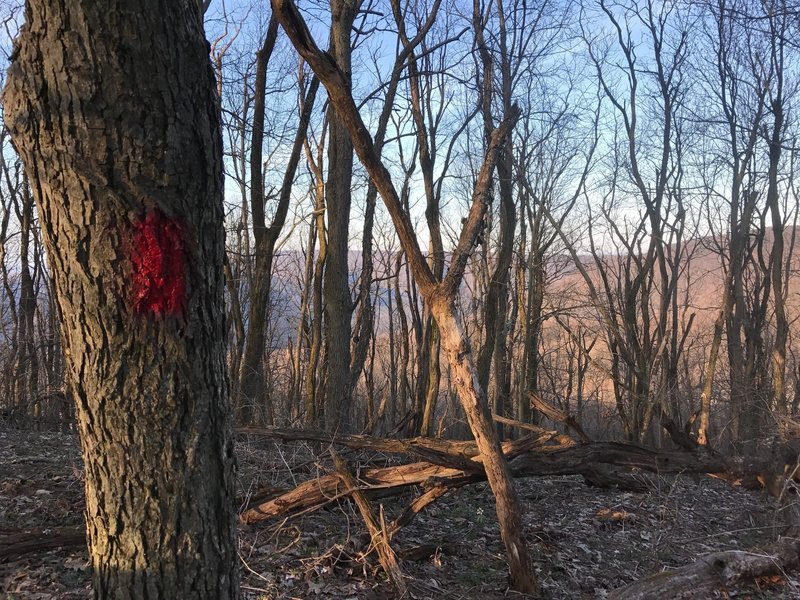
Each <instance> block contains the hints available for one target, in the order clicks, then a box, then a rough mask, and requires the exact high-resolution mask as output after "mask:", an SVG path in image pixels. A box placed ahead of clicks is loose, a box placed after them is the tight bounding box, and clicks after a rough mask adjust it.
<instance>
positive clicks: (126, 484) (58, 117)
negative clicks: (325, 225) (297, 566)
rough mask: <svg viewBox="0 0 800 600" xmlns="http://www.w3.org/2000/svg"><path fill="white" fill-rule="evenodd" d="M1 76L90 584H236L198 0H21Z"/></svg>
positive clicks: (101, 589)
mask: <svg viewBox="0 0 800 600" xmlns="http://www.w3.org/2000/svg"><path fill="white" fill-rule="evenodd" d="M25 20H26V23H25V25H24V26H23V28H22V30H21V33H20V36H19V38H18V40H17V44H16V47H15V50H14V60H13V63H12V66H11V68H10V70H9V75H8V83H7V86H6V89H5V92H4V98H3V100H4V107H5V119H6V122H7V124H8V127H9V129H10V130H11V131H12V134H13V136H14V143H15V146H16V149H17V151H18V152H19V153H20V156H21V157H22V159H23V161H24V163H25V166H26V170H27V174H28V177H29V179H30V183H31V189H32V192H33V195H34V197H35V199H36V201H37V204H38V207H39V210H40V217H41V223H42V232H43V237H44V240H45V244H46V249H47V252H48V257H49V260H50V266H51V269H52V274H53V280H54V287H55V295H56V298H57V301H58V305H59V308H60V311H61V316H62V324H61V336H62V340H63V345H64V352H65V356H66V366H67V379H68V384H69V386H70V387H71V390H72V393H73V396H74V397H75V400H76V404H77V420H78V427H79V431H80V436H81V446H82V451H83V457H84V461H85V465H86V521H87V529H88V531H87V534H88V535H87V537H88V540H89V551H90V555H91V561H92V567H93V582H94V589H95V597H97V598H165V599H167V598H169V599H173V598H195V599H197V598H200V599H202V598H208V599H214V600H217V599H225V598H237V597H238V596H239V589H238V582H237V563H238V561H237V558H236V544H235V521H234V511H233V506H234V504H233V502H234V493H233V468H234V457H233V437H232V428H231V418H230V408H229V404H228V395H227V392H228V381H227V373H226V368H225V348H224V308H223V285H224V284H223V273H222V261H223V253H224V230H223V227H222V221H223V211H222V193H223V182H222V144H221V137H220V133H219V117H218V108H217V101H216V97H215V93H214V77H213V72H212V69H211V65H210V63H209V59H208V46H207V44H206V42H205V40H204V37H203V32H202V24H201V20H200V15H199V13H198V7H197V5H196V4H195V3H160V2H153V1H151V0H144V1H143V2H138V1H137V2H132V1H130V0H128V1H119V2H113V3H112V2H104V1H100V2H91V3H75V2H44V1H41V0H31V1H30V2H28V3H27V6H26V12H25Z"/></svg>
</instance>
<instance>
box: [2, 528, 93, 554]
mask: <svg viewBox="0 0 800 600" xmlns="http://www.w3.org/2000/svg"><path fill="white" fill-rule="evenodd" d="M73 547H84V548H85V547H86V532H85V531H84V528H83V527H52V528H47V529H13V530H9V529H3V530H0V562H5V561H8V560H11V559H12V558H14V557H16V556H21V555H23V554H29V553H31V552H43V551H46V550H55V549H56V548H73Z"/></svg>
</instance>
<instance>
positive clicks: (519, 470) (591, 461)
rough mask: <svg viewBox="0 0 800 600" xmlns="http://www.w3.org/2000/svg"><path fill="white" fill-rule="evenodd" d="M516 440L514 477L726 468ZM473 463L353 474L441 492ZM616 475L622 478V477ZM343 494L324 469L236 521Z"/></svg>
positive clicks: (317, 504)
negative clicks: (616, 469) (613, 469)
mask: <svg viewBox="0 0 800 600" xmlns="http://www.w3.org/2000/svg"><path fill="white" fill-rule="evenodd" d="M519 442H520V440H517V441H515V442H507V443H506V444H505V445H504V453H505V455H506V457H507V459H508V460H509V468H510V470H511V474H512V475H513V476H514V477H534V476H543V475H583V476H584V477H588V478H589V479H590V480H595V481H603V480H604V479H605V480H608V479H609V477H610V475H609V471H608V470H607V469H606V468H605V466H604V465H610V466H614V467H622V468H625V469H628V470H631V469H637V470H640V471H647V472H650V473H659V474H678V473H717V472H721V471H726V470H729V469H730V468H731V467H730V465H728V464H727V463H726V462H725V461H723V460H722V459H720V458H719V457H716V456H710V455H706V454H704V453H688V452H670V451H657V450H651V449H648V448H643V447H641V446H635V445H633V444H623V443H616V442H595V443H592V444H584V445H582V446H573V447H569V448H564V447H563V446H558V447H553V446H536V445H535V444H533V443H532V441H530V440H529V441H528V442H527V443H525V444H519ZM479 466H480V463H479V462H478V461H477V460H476V461H473V462H472V463H471V464H470V469H469V470H466V469H459V468H454V467H452V466H450V465H449V464H444V465H443V464H434V463H432V462H424V461H423V462H415V463H409V464H404V465H398V466H392V467H383V468H372V469H365V470H364V471H362V472H361V473H360V475H359V489H360V490H362V491H364V492H367V493H374V492H380V493H381V495H382V496H387V495H395V494H399V493H401V492H402V491H404V490H406V489H408V488H410V487H412V486H422V487H423V488H425V489H431V488H434V487H436V486H438V487H440V488H445V489H442V490H440V491H441V492H442V493H441V494H439V495H442V494H443V493H444V492H445V491H446V490H449V489H455V488H457V487H461V486H463V485H466V484H470V483H475V482H477V481H482V480H484V479H485V475H484V474H483V472H482V471H480V470H477V469H476V468H474V467H479ZM617 479H619V481H620V482H622V481H623V480H622V478H617ZM632 485H634V484H632ZM625 489H629V488H625ZM634 489H637V488H634ZM638 489H641V488H638ZM349 494H350V490H348V489H346V488H345V487H344V486H342V485H341V482H340V478H339V477H338V476H336V475H324V476H322V477H318V478H317V479H313V480H310V481H306V482H305V483H302V484H300V485H299V486H298V487H296V488H295V489H294V490H291V491H289V492H287V493H286V494H283V495H282V496H279V497H277V498H274V499H272V500H270V501H268V502H264V503H262V504H260V505H258V506H256V507H253V508H251V509H249V510H247V511H245V512H243V513H242V515H241V516H240V521H241V522H242V523H247V524H250V523H256V522H258V521H262V520H266V519H271V518H275V517H286V516H290V515H295V514H298V513H305V512H308V511H310V510H316V509H318V508H321V507H323V506H325V505H326V504H329V503H331V502H334V501H336V500H338V499H340V498H343V497H346V496H348V495H349Z"/></svg>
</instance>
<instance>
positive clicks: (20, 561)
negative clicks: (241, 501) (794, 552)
mask: <svg viewBox="0 0 800 600" xmlns="http://www.w3.org/2000/svg"><path fill="white" fill-rule="evenodd" d="M238 451H239V454H238V456H239V484H240V490H239V491H240V493H242V494H246V493H247V492H248V491H252V490H256V489H258V488H259V487H260V486H265V485H269V486H278V487H284V488H289V487H291V486H293V485H294V484H296V483H299V482H301V481H303V480H305V479H308V478H310V477H313V476H314V475H315V474H316V473H319V472H328V470H329V469H330V468H331V465H330V460H329V458H328V456H327V451H326V450H325V449H324V448H314V447H312V446H311V445H308V444H304V443H290V444H279V443H274V442H272V441H269V440H264V439H258V438H241V439H240V443H239V446H238ZM341 455H342V456H343V457H345V458H346V459H347V460H349V461H351V464H354V465H358V464H362V465H363V464H365V463H366V462H367V461H368V462H369V463H370V464H371V465H375V464H391V463H394V462H397V459H398V457H395V456H388V455H375V454H372V455H370V456H367V455H364V454H358V453H352V452H350V453H347V452H344V451H342V452H341ZM320 457H321V458H320ZM650 481H651V484H652V485H651V489H650V491H649V492H647V493H641V494H633V493H626V492H618V491H610V490H599V489H596V488H590V487H587V486H586V485H585V484H584V483H583V480H582V479H581V478H580V477H553V478H531V479H525V480H520V481H519V482H518V491H519V494H520V497H521V499H522V503H523V507H524V511H525V525H526V531H527V536H528V541H529V545H530V548H531V552H532V554H533V558H534V562H535V566H536V569H537V571H538V576H539V579H540V582H541V585H542V597H543V598H548V599H554V600H557V599H569V600H572V599H583V598H587V599H588V598H601V599H602V598H604V597H606V595H607V594H608V592H609V591H610V590H612V589H614V588H616V587H619V586H621V585H624V584H626V583H629V582H631V581H635V580H637V579H641V578H643V577H645V576H647V575H649V574H652V573H656V572H658V571H661V570H664V569H672V568H676V567H679V566H682V565H685V564H687V563H689V562H692V561H693V560H696V559H697V558H698V557H699V556H702V555H704V554H708V553H712V552H716V551H720V550H730V549H757V548H758V546H759V545H765V544H768V543H770V542H772V541H774V540H775V539H776V537H777V536H778V535H779V534H780V533H781V529H782V528H781V526H780V525H778V523H779V522H780V519H779V515H778V514H777V508H776V503H775V501H774V500H773V499H771V498H768V497H766V496H765V495H763V494H761V493H759V492H751V491H746V490H742V489H738V488H733V487H731V486H729V485H727V484H725V483H722V482H720V481H717V480H714V479H711V478H695V479H692V478H689V477H669V478H667V477H653V478H651V480H650ZM412 498H413V494H412V493H411V492H409V493H407V494H406V495H404V496H402V497H397V498H391V499H384V500H381V501H375V503H374V505H373V506H374V507H375V508H376V510H377V508H378V506H379V505H382V508H383V510H384V511H385V514H386V519H387V520H389V519H391V518H393V516H395V515H396V514H398V512H399V511H400V510H402V509H403V508H404V507H405V506H406V505H407V504H408V503H409V502H410V501H411V499H412ZM82 511H83V487H82V464H81V458H80V452H79V449H78V445H77V440H76V438H75V436H74V435H72V434H69V433H55V432H28V431H25V432H22V431H13V430H3V431H0V536H2V535H4V534H6V533H8V532H10V531H11V530H16V529H23V528H30V527H37V528H47V527H57V526H69V525H73V526H80V524H81V523H82V518H83V516H82ZM420 545H433V546H434V547H436V546H438V549H437V550H436V551H434V552H433V553H431V554H428V555H427V556H426V557H425V558H423V559H418V560H405V561H403V562H402V568H403V570H404V573H405V574H406V576H407V578H408V584H409V590H410V593H411V595H412V597H413V598H431V599H434V598H435V599H440V598H441V599H453V600H455V599H476V600H477V599H480V600H493V599H495V598H497V599H499V598H515V597H516V598H519V597H521V596H520V595H519V594H514V593H512V592H509V591H508V589H507V586H506V568H505V562H504V560H503V550H502V546H501V544H500V541H499V538H498V533H497V524H496V521H495V516H494V505H493V502H492V496H491V494H490V493H489V491H488V488H487V487H486V485H485V484H479V485H474V486H470V487H467V488H462V489H460V490H457V491H454V492H451V493H450V494H448V495H447V496H445V497H444V498H442V499H440V500H439V501H438V502H437V503H435V504H434V505H433V506H431V507H429V508H428V509H427V510H426V511H425V512H423V513H422V514H421V515H420V516H419V517H418V518H417V519H416V521H414V522H413V523H412V524H411V525H409V526H408V527H406V528H405V529H404V530H402V531H401V532H400V534H399V535H398V536H397V538H396V539H395V543H394V547H395V548H396V549H397V550H398V551H400V552H401V553H402V552H403V551H405V550H408V549H410V548H413V547H415V546H420ZM367 550H368V538H367V537H365V534H364V527H363V525H362V523H361V520H360V517H359V516H358V513H357V511H356V509H355V507H354V506H353V505H352V504H351V503H350V502H342V503H340V504H338V505H336V506H333V507H329V508H327V509H325V510H321V511H318V512H316V513H312V514H308V515H305V516H302V517H298V518H295V519H291V520H287V521H283V520H281V521H278V522H267V523H262V524H258V525H254V526H250V527H242V528H240V538H239V551H240V557H241V565H242V588H243V590H244V596H245V598H248V599H252V600H256V599H259V600H262V599H263V600H266V599H268V598H269V599H272V598H275V599H294V598H298V599H306V598H310V599H319V600H327V599H331V600H333V599H337V600H338V599H341V600H351V599H352V600H356V599H359V600H360V599H364V600H368V599H369V600H371V599H375V600H378V599H384V598H393V597H394V594H393V590H392V588H391V586H390V585H389V584H388V583H387V580H386V578H385V576H384V575H383V573H382V571H381V570H380V568H379V567H378V566H377V559H376V557H375V556H374V553H371V554H366V555H365V553H366V551H367ZM89 579H90V571H89V568H88V564H87V553H86V551H85V550H84V549H82V548H72V549H61V550H52V551H44V552H37V553H32V554H27V555H25V556H21V557H19V558H17V559H15V560H13V561H11V562H6V563H0V598H7V599H9V600H11V599H13V600H50V599H59V600H78V599H81V600H83V599H85V598H90V597H91V591H90V582H89ZM717 597H719V598H742V599H764V600H766V599H769V600H778V599H790V598H795V599H796V598H800V577H798V574H797V573H789V574H786V575H784V576H781V577H774V578H771V579H768V580H763V581H759V582H756V583H755V584H751V585H747V586H741V587H738V588H735V589H722V588H721V589H720V590H719V594H718V596H717ZM659 600H667V599H659Z"/></svg>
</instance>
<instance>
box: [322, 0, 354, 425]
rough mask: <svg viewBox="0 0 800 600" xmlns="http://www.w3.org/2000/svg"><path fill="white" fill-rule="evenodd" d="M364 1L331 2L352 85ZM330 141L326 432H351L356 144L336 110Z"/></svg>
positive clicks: (334, 41)
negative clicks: (354, 32) (353, 40)
mask: <svg viewBox="0 0 800 600" xmlns="http://www.w3.org/2000/svg"><path fill="white" fill-rule="evenodd" d="M360 5H361V1H360V0H331V31H330V48H329V50H328V51H329V54H330V56H331V57H332V58H333V60H334V61H336V64H337V65H338V67H339V68H340V69H341V70H342V72H343V73H345V74H346V76H347V80H348V86H349V81H350V59H351V51H350V30H351V29H352V27H353V21H354V19H355V17H356V13H357V11H358V7H359V6H360ZM331 109H332V110H331V113H330V118H329V124H330V125H329V134H328V135H329V138H328V180H327V182H326V186H325V202H326V204H327V206H326V210H327V214H328V256H327V263H326V265H325V331H326V336H325V347H326V348H325V349H326V354H327V358H328V371H327V381H326V384H325V392H326V393H325V426H326V427H327V428H328V429H329V430H330V431H333V430H337V429H338V430H340V431H342V432H344V433H347V432H349V431H350V403H351V394H352V389H351V387H350V334H351V330H352V327H351V323H350V320H351V316H352V312H353V301H352V299H351V297H350V282H349V278H348V275H349V265H348V241H349V232H350V202H351V187H352V180H353V144H352V142H351V141H350V136H349V134H348V133H347V128H346V126H345V125H344V123H343V122H342V119H341V117H340V116H339V114H338V113H337V112H336V109H335V108H333V107H331Z"/></svg>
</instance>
